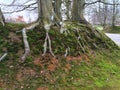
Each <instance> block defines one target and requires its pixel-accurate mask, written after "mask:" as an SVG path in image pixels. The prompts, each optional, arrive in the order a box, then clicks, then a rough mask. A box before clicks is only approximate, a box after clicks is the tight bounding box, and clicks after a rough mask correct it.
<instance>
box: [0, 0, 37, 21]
mask: <svg viewBox="0 0 120 90" xmlns="http://www.w3.org/2000/svg"><path fill="white" fill-rule="evenodd" d="M12 1H13V0H0V4H8V5H9V4H11V2H12ZM25 1H26V0H17V4H20V3H24V2H25ZM31 1H32V0H31ZM0 7H1V9H2V11H3V12H10V11H13V10H14V9H15V7H7V8H6V7H3V6H0ZM4 15H5V18H11V17H14V18H16V17H17V16H23V17H24V20H25V21H26V22H28V21H29V20H30V19H31V21H35V20H36V19H37V13H35V12H34V11H21V12H17V13H12V14H4Z"/></svg>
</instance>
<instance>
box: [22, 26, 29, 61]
mask: <svg viewBox="0 0 120 90" xmlns="http://www.w3.org/2000/svg"><path fill="white" fill-rule="evenodd" d="M22 35H23V42H24V46H25V53H24V55H23V56H22V57H21V60H22V61H25V59H26V57H27V56H28V54H29V53H30V47H29V43H28V41H27V34H26V29H25V28H24V29H23V30H22Z"/></svg>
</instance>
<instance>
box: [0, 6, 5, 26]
mask: <svg viewBox="0 0 120 90" xmlns="http://www.w3.org/2000/svg"><path fill="white" fill-rule="evenodd" d="M0 22H1V23H2V25H3V26H5V18H4V16H3V13H2V10H1V8H0Z"/></svg>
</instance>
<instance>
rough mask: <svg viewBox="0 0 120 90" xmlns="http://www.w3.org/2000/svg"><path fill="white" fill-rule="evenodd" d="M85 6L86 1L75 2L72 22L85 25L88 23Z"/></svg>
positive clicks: (77, 0)
mask: <svg viewBox="0 0 120 90" xmlns="http://www.w3.org/2000/svg"><path fill="white" fill-rule="evenodd" d="M84 4H85V0H73V6H72V21H77V22H80V23H84V24H85V23H87V21H86V20H85V18H84V15H83V14H84Z"/></svg>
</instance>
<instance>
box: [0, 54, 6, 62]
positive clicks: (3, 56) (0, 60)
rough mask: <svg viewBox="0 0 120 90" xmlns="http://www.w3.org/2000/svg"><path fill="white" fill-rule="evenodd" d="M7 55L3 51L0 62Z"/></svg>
mask: <svg viewBox="0 0 120 90" xmlns="http://www.w3.org/2000/svg"><path fill="white" fill-rule="evenodd" d="M6 56H7V53H4V54H3V55H2V56H1V57H0V62H1V61H2V60H3V59H4V58H5V57H6Z"/></svg>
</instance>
